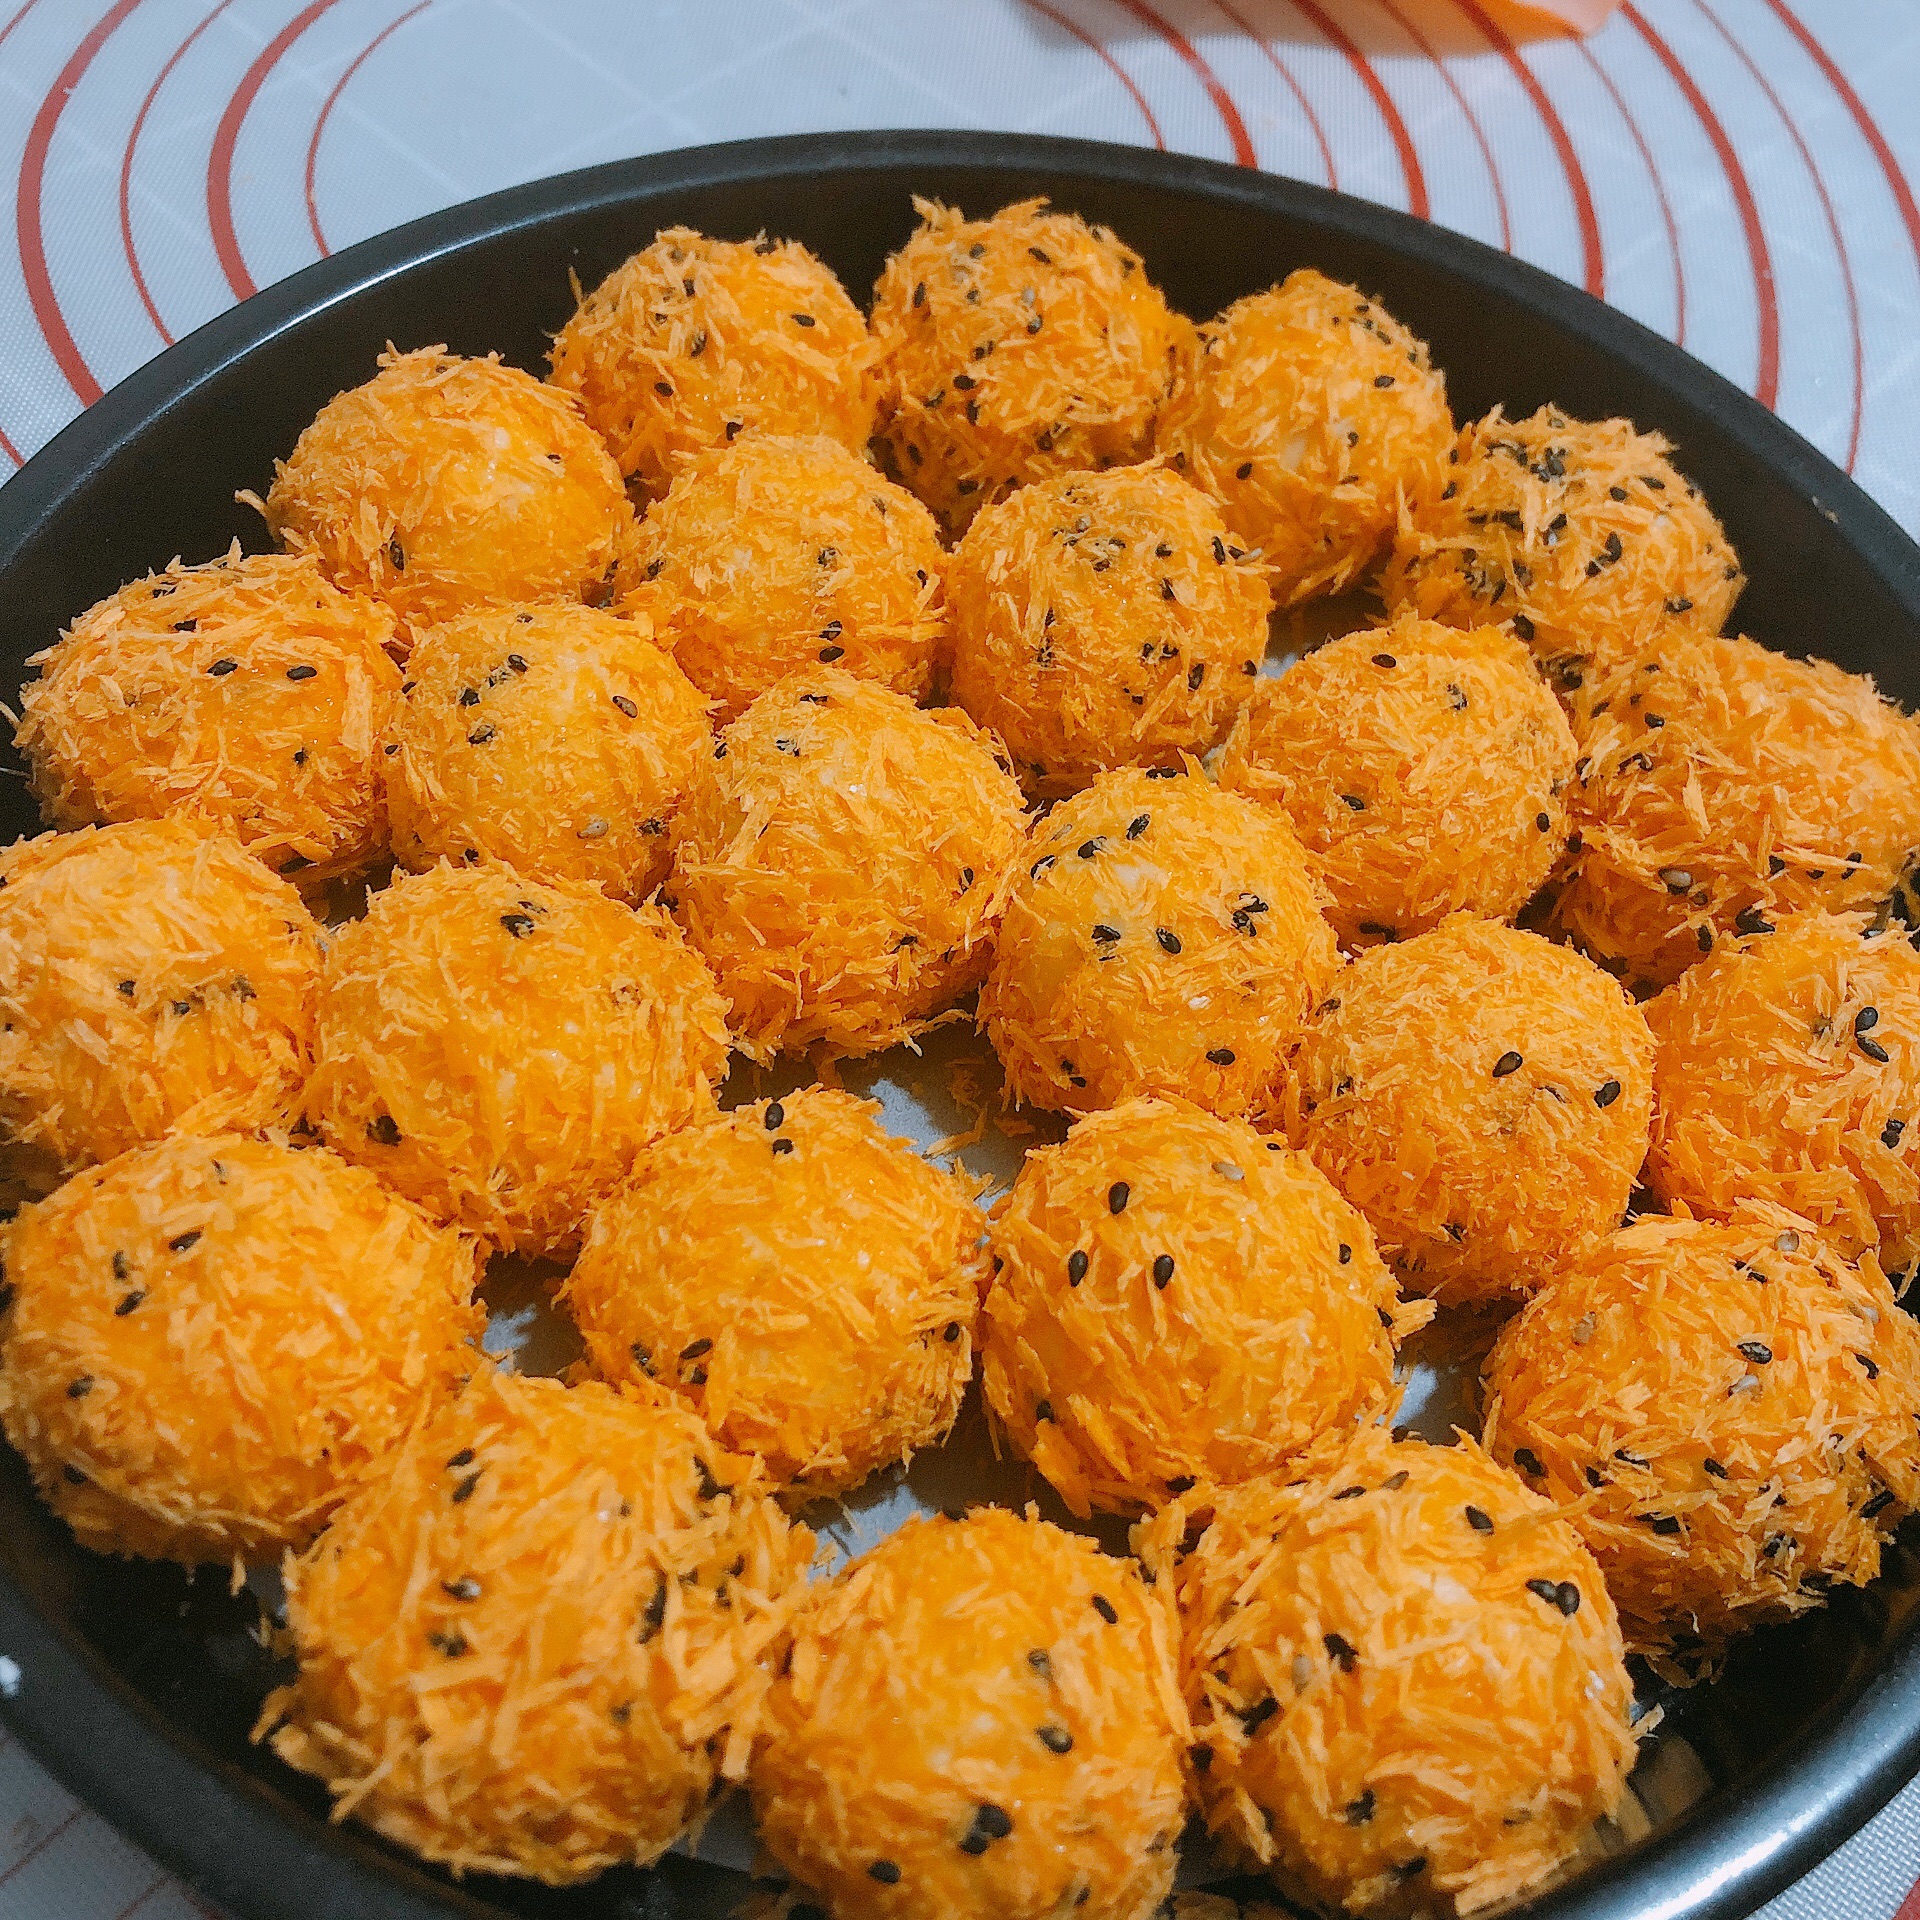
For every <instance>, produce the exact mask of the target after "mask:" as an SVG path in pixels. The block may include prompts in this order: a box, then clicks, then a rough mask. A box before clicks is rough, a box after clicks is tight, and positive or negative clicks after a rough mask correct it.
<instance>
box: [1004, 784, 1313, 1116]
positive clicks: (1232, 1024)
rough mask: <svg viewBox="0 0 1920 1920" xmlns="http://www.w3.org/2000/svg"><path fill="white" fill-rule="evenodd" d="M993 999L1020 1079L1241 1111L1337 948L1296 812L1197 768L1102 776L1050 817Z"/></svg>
mask: <svg viewBox="0 0 1920 1920" xmlns="http://www.w3.org/2000/svg"><path fill="white" fill-rule="evenodd" d="M1022 859H1023V861H1024V863H1025V864H1024V865H1023V866H1021V867H1020V868H1019V869H1018V870H1017V874H1016V879H1015V884H1014V889H1013V897H1012V899H1011V900H1010V901H1009V903H1008V906H1007V913H1006V919H1005V921H1004V923H1003V924H1002V926H1001V929H1000V941H999V948H998V951H997V953H996V954H995V956H994V963H993V971H992V973H991V974H990V975H989V976H988V979H987V984H986V988H985V990H984V991H983V992H982V994H981V996H980V1023H981V1025H982V1026H983V1027H984V1028H985V1029H986V1032H987V1035H988V1038H989V1039H991V1040H992V1042H993V1047H994V1051H995V1052H996V1053H998V1054H999V1056H1000V1060H1001V1064H1002V1065H1003V1066H1004V1067H1005V1068H1006V1072H1007V1085H1008V1087H1009V1089H1010V1090H1011V1091H1012V1092H1013V1093H1014V1094H1015V1095H1016V1096H1017V1097H1018V1098H1019V1099H1022V1100H1028V1101H1031V1102H1032V1103H1033V1104H1034V1105H1035V1106H1039V1107H1054V1108H1060V1109H1064V1110H1065V1111H1066V1112H1069V1113H1091V1112H1092V1111H1093V1110H1094V1109H1095V1108H1098V1107H1110V1106H1113V1105H1114V1104H1115V1103H1116V1102H1118V1101H1121V1100H1124V1099H1126V1098H1128V1096H1129V1095H1132V1094H1136V1093H1162V1094H1177V1095H1179V1096H1181V1097H1183V1098H1185V1099H1189V1100H1193V1101H1196V1102H1198V1104H1199V1105H1201V1106H1203V1107H1206V1108H1208V1109H1209V1110H1211V1111H1213V1112H1215V1113H1227V1114H1244V1113H1246V1112H1248V1111H1249V1110H1251V1109H1253V1108H1254V1107H1256V1106H1257V1105H1258V1104H1259V1103H1260V1102H1261V1101H1262V1100H1263V1099H1264V1098H1265V1096H1266V1094H1267V1092H1268V1089H1269V1087H1270V1086H1271V1084H1272V1081H1273V1079H1274V1076H1275V1074H1276V1073H1277V1072H1278V1071H1279V1069H1280V1066H1281V1064H1282V1062H1283V1061H1284V1060H1285V1057H1286V1051H1287V1048H1288V1047H1289V1046H1290V1045H1291V1044H1292V1042H1293V1039H1294V1036H1295V1034H1296V1033H1297V1032H1298V1031H1299V1028H1300V1023H1301V1022H1302V1021H1303V1020H1304V1019H1305V1018H1306V1016H1307V1014H1308V1013H1309V1011H1310V1010H1311V1009H1312V1008H1313V1006H1314V1005H1315V1004H1316V1003H1317V1002H1318V1001H1319V999H1320V997H1321V995H1322V994H1323V993H1325V991H1326V989H1327V986H1328V983H1329V982H1330V981H1331V980H1332V978H1333V975H1334V971H1335V969H1336V968H1337V967H1338V965H1339V963H1340V956H1339V953H1338V951H1337V950H1336V948H1335V946H1334V939H1333V929H1332V928H1331V927H1329V926H1328V925H1327V923H1326V921H1325V920H1323V919H1322V918H1321V915H1320V909H1321V906H1322V903H1323V899H1324V896H1323V895H1322V894H1321V892H1320V890H1319V888H1318V887H1317V886H1316V885H1315V884H1314V882H1313V879H1312V877H1311V875H1310V874H1309V873H1308V871H1307V863H1306V856H1305V855H1304V854H1303V853H1302V852H1301V850H1300V843H1299V842H1298V841H1297V840H1296V839H1295V838H1294V836H1293V829H1292V828H1291V827H1289V826H1288V825H1287V823H1286V821H1285V820H1284V819H1283V818H1282V817H1281V815H1280V814H1279V813H1278V812H1276V811H1275V810H1273V809H1272V808H1267V807H1259V806H1256V805H1254V803H1253V802H1252V801H1250V800H1243V799H1242V798H1241V797H1240V796H1239V795H1238V794H1232V793H1223V792H1221V791H1220V789H1219V788H1218V787H1215V786H1213V785H1211V784H1210V783H1209V782H1208V781H1207V780H1206V779H1205V778H1204V776H1202V775H1201V773H1200V772H1199V770H1198V768H1195V767H1192V766H1191V765H1190V766H1189V769H1188V771H1186V772H1184V773H1182V772H1178V771H1176V770H1174V769H1172V768H1165V769H1152V770H1149V771H1147V772H1144V773H1143V772H1139V771H1137V770H1134V769H1131V768H1129V769H1124V770H1122V771H1120V772H1117V773H1107V774H1102V775H1101V776H1100V778H1099V779H1098V780H1096V781H1095V782H1094V783H1093V785H1092V786H1091V787H1089V788H1088V789H1087V791H1086V792H1085V793H1083V794H1079V795H1077V796H1076V797H1075V798H1074V799H1071V800H1068V801H1065V802H1063V803H1062V804H1061V805H1059V806H1057V807H1055V808H1054V810H1053V811H1052V812H1051V813H1050V814H1048V815H1047V816H1046V818H1045V819H1044V820H1041V821H1038V822H1036V823H1035V825H1034V828H1033V832H1032V835H1031V836H1030V838H1029V840H1028V842H1027V846H1026V849H1025V851H1024V853H1023V855H1022Z"/></svg>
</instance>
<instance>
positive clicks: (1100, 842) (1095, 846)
mask: <svg viewBox="0 0 1920 1920" xmlns="http://www.w3.org/2000/svg"><path fill="white" fill-rule="evenodd" d="M1106 844H1107V843H1106V839H1105V837H1104V836H1102V835H1095V837H1094V838H1093V839H1091V840H1084V841H1082V842H1081V844H1080V848H1079V853H1080V858H1081V859H1082V860H1091V859H1092V858H1093V856H1094V855H1095V854H1096V853H1098V852H1099V851H1100V849H1101V848H1102V847H1104V846H1105V845H1106Z"/></svg>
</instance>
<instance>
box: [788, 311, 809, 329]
mask: <svg viewBox="0 0 1920 1920" xmlns="http://www.w3.org/2000/svg"><path fill="white" fill-rule="evenodd" d="M793 324H794V325H795V326H796V327H810V326H812V325H813V315H812V314H810V313H796V314H795V315H794V316H793Z"/></svg>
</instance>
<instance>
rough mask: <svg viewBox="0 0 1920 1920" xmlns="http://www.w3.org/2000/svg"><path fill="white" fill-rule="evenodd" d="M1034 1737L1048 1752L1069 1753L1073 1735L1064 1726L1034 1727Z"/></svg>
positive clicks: (1071, 1747) (1071, 1749)
mask: <svg viewBox="0 0 1920 1920" xmlns="http://www.w3.org/2000/svg"><path fill="white" fill-rule="evenodd" d="M1033 1731H1034V1737H1035V1738H1036V1739H1038V1741H1039V1742H1040V1744H1041V1745H1042V1746H1043V1747H1045V1748H1046V1750H1047V1751H1048V1752H1049V1753H1071V1752H1072V1751H1073V1735H1072V1734H1070V1733H1069V1732H1068V1731H1067V1730H1066V1728H1065V1727H1053V1726H1047V1727H1035V1728H1034V1730H1033Z"/></svg>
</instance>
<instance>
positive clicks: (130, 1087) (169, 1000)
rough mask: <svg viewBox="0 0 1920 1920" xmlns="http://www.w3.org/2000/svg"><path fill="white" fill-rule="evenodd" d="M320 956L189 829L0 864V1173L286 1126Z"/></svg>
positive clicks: (300, 922) (135, 824) (268, 885)
mask: <svg viewBox="0 0 1920 1920" xmlns="http://www.w3.org/2000/svg"><path fill="white" fill-rule="evenodd" d="M320 954H321V945H320V930H319V928H318V927H316V926H315V924H314V922H313V918H312V916H311V915H310V914H309V913H308V912H307V910H306V908H305V907H304V906H302V905H301V903H300V896H299V895H298V894H297V893H295V892H294V890H293V888H292V887H290V886H289V885H288V884H287V883H286V881H284V880H279V879H276V878H275V877H274V876H273V875H272V874H271V873H269V872H268V871H267V869H266V868H265V867H264V866H263V865H262V864H261V863H260V862H259V861H258V860H256V859H254V858H253V857H252V855H250V854H248V853H246V852H245V851H243V850H242V848H241V847H240V845H239V843H238V842H237V841H235V840H233V839H231V838H230V837H228V836H227V835H225V834H221V833H217V832H214V831H212V830H211V829H209V828H208V827H207V826H206V825H205V824H204V823H201V822H196V821H191V820H186V819H182V818H180V817H178V816H170V817H169V818H167V819H164V820H133V821H128V822H126V823H125V824H123V825H120V826H113V827H97V828H95V827H88V828H83V829H82V830H81V831H80V832H78V833H47V834H42V835H41V836H40V837H39V838H38V839H36V840H22V841H18V842H16V843H15V844H14V845H13V846H11V847H8V848H6V849H5V850H4V851H0V1136H4V1141H5V1145H4V1147H3V1148H0V1162H3V1163H5V1164H7V1165H8V1166H9V1167H11V1168H12V1169H14V1170H15V1171H20V1170H22V1169H24V1168H25V1167H27V1166H29V1165H31V1166H32V1167H34V1168H35V1169H38V1170H40V1171H42V1172H51V1173H56V1174H58V1173H68V1172H72V1171H73V1170H75V1169H76V1168H79V1167H84V1166H90V1165H91V1164H92V1163H93V1162H94V1161H96V1160H107V1159H111V1158H112V1157H113V1155H115V1154H117V1153H123V1152H125V1151H126V1149H127V1148H128V1147H132V1146H138V1145H140V1144H141V1143H142V1142H144V1141H149V1140H158V1139H160V1138H161V1137H162V1136H163V1135H165V1134H168V1133H173V1132H177V1131H184V1132H192V1133H214V1132H218V1131H219V1130H220V1129H222V1128H225V1127H239V1128H249V1127H260V1126H269V1125H272V1124H275V1123H277V1122H280V1121H284V1120H287V1119H290V1118H291V1117H292V1115H293V1111H294V1109H295V1107H296V1105H297V1103H298V1098H299V1093H300V1084H301V1082H302V1081H303V1080H304V1079H305V1078H306V1074H307V1068H308V1065H309V1063H310V1061H311V1058H312V1053H313V1031H314V999H315V995H316V992H317V989H318V986H319V977H320ZM42 1190H44V1188H43V1189H42Z"/></svg>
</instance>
